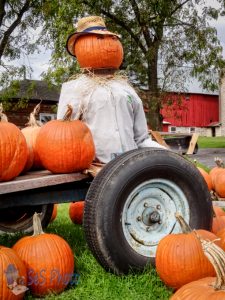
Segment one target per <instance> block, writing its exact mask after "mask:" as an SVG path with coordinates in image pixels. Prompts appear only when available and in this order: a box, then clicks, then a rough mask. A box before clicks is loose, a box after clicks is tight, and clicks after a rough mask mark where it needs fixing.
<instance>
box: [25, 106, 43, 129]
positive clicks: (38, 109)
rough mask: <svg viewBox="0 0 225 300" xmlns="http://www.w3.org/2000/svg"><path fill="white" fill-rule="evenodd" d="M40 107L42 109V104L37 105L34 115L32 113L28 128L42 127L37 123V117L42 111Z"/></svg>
mask: <svg viewBox="0 0 225 300" xmlns="http://www.w3.org/2000/svg"><path fill="white" fill-rule="evenodd" d="M40 107H41V102H40V103H39V104H37V105H36V106H35V108H34V110H33V111H32V113H30V118H29V121H28V122H27V124H26V126H30V127H36V126H38V127H40V124H39V123H38V122H37V120H36V118H35V116H36V115H37V114H38V113H39V111H40Z"/></svg>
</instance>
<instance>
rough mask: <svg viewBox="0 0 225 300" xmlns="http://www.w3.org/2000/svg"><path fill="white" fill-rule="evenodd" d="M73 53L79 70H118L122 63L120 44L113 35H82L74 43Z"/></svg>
mask: <svg viewBox="0 0 225 300" xmlns="http://www.w3.org/2000/svg"><path fill="white" fill-rule="evenodd" d="M74 52H75V55H76V57H77V60H78V63H79V65H80V67H81V68H90V69H105V68H107V69H118V68H119V67H120V65H121V64H122V61H123V47H122V44H121V42H120V40H119V39H118V37H116V36H113V35H100V34H88V35H82V36H80V37H79V38H78V39H77V41H76V43H75V46H74Z"/></svg>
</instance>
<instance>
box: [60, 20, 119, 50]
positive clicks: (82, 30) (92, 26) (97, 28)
mask: <svg viewBox="0 0 225 300" xmlns="http://www.w3.org/2000/svg"><path fill="white" fill-rule="evenodd" d="M76 27H77V31H76V32H75V33H73V34H71V35H70V36H69V37H68V39H67V42H66V49H67V51H68V52H69V54H70V55H72V56H75V53H74V45H75V42H76V40H77V39H78V37H79V36H81V35H86V34H93V33H94V34H104V35H114V36H118V37H119V35H118V34H116V33H113V32H111V31H108V30H107V28H106V25H105V22H104V20H103V18H102V17H99V16H89V17H85V18H82V19H80V20H79V21H78V23H77V24H76Z"/></svg>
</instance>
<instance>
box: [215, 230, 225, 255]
mask: <svg viewBox="0 0 225 300" xmlns="http://www.w3.org/2000/svg"><path fill="white" fill-rule="evenodd" d="M216 235H217V236H218V238H219V239H220V245H221V248H222V249H223V250H224V251H225V227H224V228H222V229H220V230H219V231H218V232H217V233H216Z"/></svg>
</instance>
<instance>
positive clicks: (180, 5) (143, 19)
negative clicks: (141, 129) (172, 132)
mask: <svg viewBox="0 0 225 300" xmlns="http://www.w3.org/2000/svg"><path fill="white" fill-rule="evenodd" d="M211 2H212V1H211ZM208 3H210V2H208ZM26 5H28V6H29V8H27V10H26V12H24V14H23V17H22V18H21V20H20V22H19V23H18V27H17V28H18V29H17V30H14V31H13V32H14V33H13V35H14V37H13V35H11V37H10V38H9V39H8V41H7V43H6V45H7V47H5V48H4V51H3V56H5V57H6V58H9V59H13V58H18V57H19V55H20V54H21V52H23V51H25V50H26V51H27V53H31V52H32V51H34V50H35V49H36V47H37V46H36V45H37V43H39V44H42V45H44V46H45V47H46V46H47V47H51V48H52V58H51V65H50V68H49V70H48V72H46V74H45V76H46V78H49V79H51V80H53V81H54V83H57V84H61V83H62V82H63V81H65V80H66V79H67V78H69V77H70V76H71V75H72V74H74V73H77V72H78V71H79V66H78V64H77V62H76V60H75V59H74V58H73V57H71V56H70V55H69V54H68V53H67V52H66V49H65V44H66V40H67V37H68V36H69V34H71V33H73V32H74V31H75V29H74V24H75V23H76V22H77V20H78V19H79V18H81V17H83V16H86V15H94V14H96V15H101V16H103V17H104V18H105V20H106V24H107V27H108V29H109V30H112V31H114V32H118V33H119V34H120V35H121V41H122V43H123V47H124V53H125V58H124V63H123V65H122V69H124V70H126V72H127V74H128V75H129V77H130V79H131V80H132V82H133V84H135V85H137V86H139V87H142V88H146V89H147V90H148V91H149V98H148V99H147V101H146V103H147V106H148V107H149V109H150V111H151V115H152V114H154V113H155V115H156V116H157V118H155V124H152V126H153V127H154V128H157V127H159V126H160V118H159V116H160V114H159V112H160V108H161V104H162V100H161V99H162V97H161V95H162V91H165V90H169V89H172V90H177V91H179V90H180V91H184V84H183V83H184V82H185V81H187V80H188V78H190V75H192V76H196V77H198V79H199V80H200V81H201V83H202V86H203V87H204V88H207V89H211V90H215V89H216V88H217V87H218V74H219V71H220V70H221V69H222V68H224V65H225V64H224V60H223V57H222V47H221V45H220V43H219V41H218V39H217V33H216V29H215V28H213V27H211V26H210V25H209V22H210V21H211V20H215V19H217V18H218V17H219V16H220V15H224V7H225V5H224V0H215V1H213V5H214V7H212V6H211V5H210V4H207V1H205V0H139V1H137V0H123V1H118V0H82V1H81V0H67V1H62V0H60V1H58V0H57V1H56V0H43V1H39V0H36V1H31V0H20V1H13V0H11V1H1V5H0V6H1V7H0V24H1V43H2V36H4V32H5V31H6V28H7V27H9V24H10V22H13V21H14V22H15V20H16V19H18V17H19V13H18V12H19V11H22V9H23V8H24V6H26ZM2 7H3V8H5V13H4V10H3V9H2ZM2 12H3V13H2ZM3 21H4V22H3ZM36 22H37V24H41V25H42V32H41V35H40V38H39V39H38V40H37V41H35V42H33V43H32V42H31V41H30V40H29V34H28V30H29V29H30V28H31V29H32V28H34V27H35V26H36V25H35V24H36ZM36 27H37V26H36ZM19 28H20V29H19ZM20 30H22V31H20ZM22 33H23V34H22ZM24 33H26V34H24ZM12 37H13V38H12ZM14 38H16V39H14ZM15 41H16V43H15ZM19 45H20V47H18V46H19ZM21 46H22V47H21ZM0 49H1V48H0ZM0 53H1V52H0ZM0 59H1V56H0ZM9 73H10V72H9ZM9 73H8V74H9ZM15 74H16V73H15Z"/></svg>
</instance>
